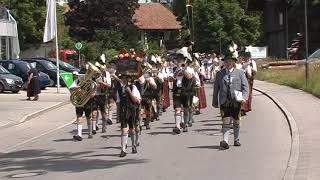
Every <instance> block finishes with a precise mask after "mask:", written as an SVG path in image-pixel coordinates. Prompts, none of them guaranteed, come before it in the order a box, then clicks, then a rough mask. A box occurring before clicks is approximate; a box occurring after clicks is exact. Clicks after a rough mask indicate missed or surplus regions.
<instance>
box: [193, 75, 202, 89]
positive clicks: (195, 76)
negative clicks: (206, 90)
mask: <svg viewBox="0 0 320 180" xmlns="http://www.w3.org/2000/svg"><path fill="white" fill-rule="evenodd" d="M193 76H194V78H195V79H196V85H197V86H198V87H200V86H201V80H200V77H199V74H198V73H197V72H194V73H193Z"/></svg>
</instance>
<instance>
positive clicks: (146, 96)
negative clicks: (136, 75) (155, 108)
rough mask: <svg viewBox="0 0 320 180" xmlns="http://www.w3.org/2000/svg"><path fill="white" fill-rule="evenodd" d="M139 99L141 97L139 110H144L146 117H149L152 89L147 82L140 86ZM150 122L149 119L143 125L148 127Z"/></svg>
mask: <svg viewBox="0 0 320 180" xmlns="http://www.w3.org/2000/svg"><path fill="white" fill-rule="evenodd" d="M141 97H142V100H141V106H142V107H141V108H142V109H144V111H145V112H144V113H145V114H146V115H147V116H150V117H151V108H152V99H153V97H154V95H153V89H152V88H151V87H150V84H149V83H147V82H146V83H145V84H144V85H143V86H142V89H141ZM150 120H151V119H146V120H145V125H148V124H149V121H150Z"/></svg>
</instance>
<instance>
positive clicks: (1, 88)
mask: <svg viewBox="0 0 320 180" xmlns="http://www.w3.org/2000/svg"><path fill="white" fill-rule="evenodd" d="M3 91H4V85H3V84H2V83H0V93H2V92H3Z"/></svg>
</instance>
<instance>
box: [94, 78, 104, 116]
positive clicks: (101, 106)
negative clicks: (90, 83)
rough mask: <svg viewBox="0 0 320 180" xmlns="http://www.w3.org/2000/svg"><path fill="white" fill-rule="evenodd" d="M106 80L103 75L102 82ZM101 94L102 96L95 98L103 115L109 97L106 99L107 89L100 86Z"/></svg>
mask: <svg viewBox="0 0 320 180" xmlns="http://www.w3.org/2000/svg"><path fill="white" fill-rule="evenodd" d="M104 78H105V74H101V79H102V82H104ZM100 93H101V94H99V95H96V96H95V102H96V104H97V107H98V108H99V110H100V111H101V113H102V112H103V113H105V112H106V101H107V97H106V93H107V87H101V86H100Z"/></svg>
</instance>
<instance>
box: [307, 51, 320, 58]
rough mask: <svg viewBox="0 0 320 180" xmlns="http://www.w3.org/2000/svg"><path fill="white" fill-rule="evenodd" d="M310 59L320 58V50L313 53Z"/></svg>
mask: <svg viewBox="0 0 320 180" xmlns="http://www.w3.org/2000/svg"><path fill="white" fill-rule="evenodd" d="M309 58H320V49H318V50H317V51H315V52H314V53H312V54H311V55H310V56H309Z"/></svg>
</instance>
